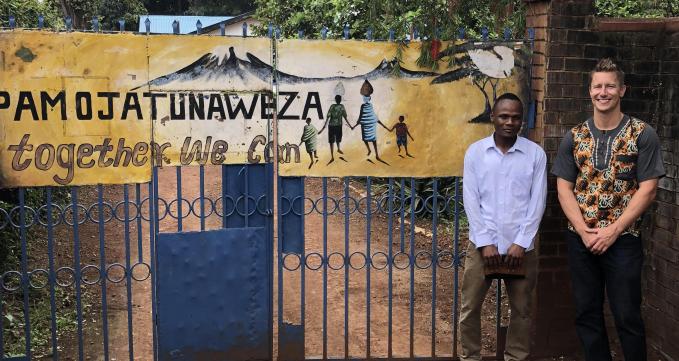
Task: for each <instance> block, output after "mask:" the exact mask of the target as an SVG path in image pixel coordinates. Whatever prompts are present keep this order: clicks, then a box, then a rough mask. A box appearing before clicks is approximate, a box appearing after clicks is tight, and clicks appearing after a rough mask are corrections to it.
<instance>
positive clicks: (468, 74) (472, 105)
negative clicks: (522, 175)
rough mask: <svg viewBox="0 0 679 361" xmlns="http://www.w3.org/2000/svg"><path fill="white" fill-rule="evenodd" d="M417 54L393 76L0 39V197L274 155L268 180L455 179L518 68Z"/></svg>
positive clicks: (174, 47) (290, 47)
mask: <svg viewBox="0 0 679 361" xmlns="http://www.w3.org/2000/svg"><path fill="white" fill-rule="evenodd" d="M273 46H276V47H277V59H276V62H274V61H273V58H272V51H271V49H272V47H273ZM419 46H420V45H419V43H412V44H411V45H410V46H408V47H407V48H405V49H401V50H402V54H403V57H402V59H401V61H400V62H398V61H395V59H394V56H395V54H396V52H397V44H394V43H375V42H361V41H331V40H328V41H302V40H285V41H277V42H276V43H272V42H271V40H269V39H262V38H235V37H234V38H231V37H216V36H201V37H188V36H152V37H148V36H144V35H132V34H86V33H59V34H54V33H47V32H24V31H11V32H0V52H2V53H1V55H2V56H0V187H16V186H41V185H80V184H96V183H104V184H107V183H108V184H115V183H133V182H146V181H148V180H149V179H150V176H151V169H152V167H153V166H160V167H162V166H171V165H198V164H200V165H219V164H224V163H260V162H270V161H272V159H273V158H274V157H273V156H274V153H276V152H274V149H276V148H278V152H277V155H278V161H279V163H280V172H281V174H282V175H323V176H344V175H374V176H415V177H417V176H446V175H460V174H461V168H462V157H463V153H464V150H465V149H466V147H467V145H468V144H470V143H471V142H472V141H474V140H477V139H479V138H481V137H483V136H486V135H488V134H490V132H491V127H490V125H489V124H490V123H489V118H488V107H489V103H490V102H492V99H493V97H494V96H495V95H499V94H501V93H502V92H505V91H513V92H516V93H517V94H518V95H520V96H523V95H524V94H525V93H526V90H525V83H526V81H525V79H524V77H525V74H524V69H525V66H523V67H522V66H517V64H519V65H521V64H522V62H523V64H524V65H525V64H526V63H525V59H521V57H522V56H524V55H522V54H523V53H522V52H521V51H518V52H517V51H515V49H513V47H512V48H510V47H508V46H507V45H495V46H489V45H488V44H485V45H475V44H469V43H468V44H457V45H456V46H454V47H448V48H446V50H445V51H448V53H449V55H448V60H450V63H451V64H452V66H451V67H448V66H446V65H445V64H447V63H448V60H442V61H440V63H441V64H440V66H439V69H438V70H436V71H430V70H427V69H421V68H419V67H418V66H417V65H416V64H415V63H416V58H417V56H418V55H419V54H420V49H419ZM443 54H444V55H445V53H443ZM276 63H277V65H278V66H277V72H276V71H275V70H274V64H276ZM274 73H276V75H275V76H274ZM274 77H275V78H276V82H275V84H276V86H274ZM274 96H277V97H278V98H277V102H276V101H274V100H275V99H274ZM274 114H275V115H277V124H278V127H277V129H276V132H277V136H278V138H277V139H278V146H277V147H276V146H275V145H274V144H273V143H272V142H271V140H272V136H271V135H272V134H273V130H272V126H273V125H274V124H276V123H274V122H273V119H274Z"/></svg>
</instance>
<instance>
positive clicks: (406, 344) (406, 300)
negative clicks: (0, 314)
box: [43, 167, 571, 361]
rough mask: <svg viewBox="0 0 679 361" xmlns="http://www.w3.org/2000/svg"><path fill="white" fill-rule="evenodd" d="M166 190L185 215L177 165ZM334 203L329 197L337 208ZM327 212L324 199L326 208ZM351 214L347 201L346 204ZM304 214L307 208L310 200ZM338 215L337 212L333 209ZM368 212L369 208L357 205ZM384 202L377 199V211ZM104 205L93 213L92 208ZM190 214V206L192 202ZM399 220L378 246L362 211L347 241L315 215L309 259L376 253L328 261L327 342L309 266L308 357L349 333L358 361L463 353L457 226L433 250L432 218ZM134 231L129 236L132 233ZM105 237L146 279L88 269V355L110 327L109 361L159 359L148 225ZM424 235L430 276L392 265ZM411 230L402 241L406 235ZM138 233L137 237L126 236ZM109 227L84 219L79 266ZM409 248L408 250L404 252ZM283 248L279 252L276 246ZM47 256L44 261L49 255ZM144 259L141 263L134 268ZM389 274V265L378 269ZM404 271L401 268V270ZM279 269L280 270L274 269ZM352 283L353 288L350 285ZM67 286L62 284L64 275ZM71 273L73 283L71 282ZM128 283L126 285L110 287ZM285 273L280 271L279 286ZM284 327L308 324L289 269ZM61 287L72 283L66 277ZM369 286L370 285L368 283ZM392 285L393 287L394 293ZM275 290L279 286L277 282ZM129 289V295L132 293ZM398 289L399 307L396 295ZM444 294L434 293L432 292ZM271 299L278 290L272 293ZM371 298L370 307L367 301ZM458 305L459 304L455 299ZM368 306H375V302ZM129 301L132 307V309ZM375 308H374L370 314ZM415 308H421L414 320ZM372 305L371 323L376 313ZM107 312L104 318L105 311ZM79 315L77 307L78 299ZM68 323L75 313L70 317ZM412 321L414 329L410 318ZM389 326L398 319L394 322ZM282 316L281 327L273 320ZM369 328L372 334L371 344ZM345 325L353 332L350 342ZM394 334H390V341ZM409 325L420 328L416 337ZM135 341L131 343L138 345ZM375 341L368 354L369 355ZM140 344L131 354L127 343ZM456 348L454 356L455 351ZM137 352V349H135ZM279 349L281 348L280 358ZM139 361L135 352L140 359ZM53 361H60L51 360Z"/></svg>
mask: <svg viewBox="0 0 679 361" xmlns="http://www.w3.org/2000/svg"><path fill="white" fill-rule="evenodd" d="M159 177H160V181H159V194H160V197H161V198H163V199H165V200H167V202H168V204H169V207H170V210H171V211H172V212H173V213H174V214H176V211H177V210H176V202H174V203H170V202H171V200H173V199H175V198H176V170H175V169H174V168H165V169H162V170H160V172H159ZM199 182H200V181H199V174H198V168H197V167H195V168H184V169H183V170H182V192H183V197H184V198H185V199H189V200H190V201H193V200H194V199H196V198H198V196H199V193H198V192H199ZM205 182H206V184H205V190H206V194H205V196H206V197H208V198H211V199H213V200H215V199H217V198H218V197H219V195H220V194H221V171H220V169H219V168H206V173H205ZM327 185H328V188H327V193H328V196H329V197H330V198H332V199H335V200H338V201H340V199H341V198H342V197H343V196H344V188H343V183H341V182H340V180H338V179H329V180H328V182H327ZM305 186H306V195H307V197H309V198H311V199H314V200H316V199H319V198H321V195H322V182H321V179H317V178H308V179H307V180H306V184H305ZM81 189H82V190H81V192H80V194H79V197H80V200H79V202H80V203H81V204H85V205H91V204H95V205H96V201H97V190H96V187H86V188H81ZM140 190H141V192H140V194H139V197H140V199H142V200H144V198H146V195H147V190H148V188H147V186H146V185H144V186H142V187H141V189H140ZM365 192H366V190H365V185H363V184H361V183H359V182H356V181H352V183H351V187H350V196H351V197H352V198H355V199H361V198H362V197H364V196H365ZM129 194H130V201H131V202H134V199H135V195H136V192H135V187H134V186H130V187H129ZM104 198H105V199H106V200H107V202H108V203H109V204H111V205H112V207H116V205H117V207H119V208H116V214H120V215H122V214H123V213H122V209H123V207H124V204H123V203H120V202H122V200H123V186H107V187H105V194H104ZM329 202H330V203H332V201H329ZM318 205H319V206H321V205H322V202H318ZM339 206H340V208H343V201H340V202H339ZM307 207H309V204H308V202H307ZM329 207H330V208H333V205H332V204H330V205H329ZM360 207H361V210H365V202H363V203H361V205H360ZM375 207H376V204H373V209H375ZM95 208H96V206H95ZM184 208H185V209H184V213H186V205H184ZM148 211H149V210H148V202H142V207H141V212H142V214H143V215H144V218H146V219H148ZM89 213H90V216H91V217H92V218H93V219H96V218H97V217H98V212H97V210H96V209H93V210H90V212H89ZM104 214H105V217H108V216H110V214H111V212H110V208H105V210H104ZM135 214H136V208H135V207H132V208H131V209H130V217H132V218H133V217H134V216H135ZM399 218H400V217H394V218H393V219H391V223H390V219H389V218H388V217H387V215H386V214H381V213H379V212H378V213H377V214H375V215H373V217H372V218H371V219H370V227H371V229H370V237H369V239H370V246H369V250H368V244H367V239H368V235H367V218H366V216H365V215H363V214H361V213H360V212H355V213H353V214H351V215H350V216H349V217H348V219H346V221H347V223H348V233H347V234H346V235H345V215H343V214H342V213H341V212H339V211H338V212H334V214H331V215H328V217H327V223H326V222H324V219H323V217H322V215H321V214H319V213H318V212H315V211H314V212H312V213H311V214H310V215H308V216H306V219H305V253H306V254H307V255H309V254H312V253H319V254H323V249H324V246H325V247H326V252H327V254H332V253H335V252H337V253H339V254H344V253H345V247H346V248H348V250H349V254H353V253H355V252H362V253H363V254H370V255H371V258H372V260H373V267H370V272H369V275H368V271H367V269H366V268H362V269H358V270H356V269H350V270H349V271H348V272H346V273H345V269H344V268H343V267H341V266H342V265H341V263H342V259H341V257H340V256H337V255H335V256H333V257H334V258H331V261H330V264H331V266H333V267H335V268H339V269H338V270H333V269H330V268H328V270H327V273H326V275H327V278H326V282H327V288H326V291H327V293H326V296H325V297H326V298H325V300H326V304H327V309H326V312H325V314H326V315H327V316H326V319H325V322H326V323H327V329H326V335H327V337H326V338H324V334H323V323H324V319H323V318H324V316H323V315H324V312H323V303H324V302H323V301H324V292H323V275H324V271H323V267H321V268H320V269H318V270H312V269H311V268H315V266H316V265H317V264H318V259H317V257H315V256H309V258H308V259H307V267H308V268H307V269H306V270H305V272H304V278H305V283H304V303H305V312H304V315H303V316H304V324H305V354H306V357H309V358H312V357H320V356H323V355H324V354H326V355H327V356H328V357H330V358H338V357H339V358H342V357H344V355H345V338H346V342H347V343H348V346H349V347H348V350H347V354H348V356H349V357H351V358H364V357H367V356H368V352H369V355H370V357H388V356H389V352H390V351H389V350H390V349H391V356H392V357H409V355H410V348H411V344H412V350H413V353H414V355H415V356H416V357H428V356H431V355H432V353H435V355H437V356H450V355H453V354H455V352H456V351H457V350H459V345H457V346H456V344H457V343H458V342H457V340H458V339H459V336H457V334H456V330H455V329H456V327H455V320H454V313H453V304H454V302H455V299H456V297H459V291H458V294H457V295H456V294H455V278H456V277H458V279H461V277H462V271H463V265H462V267H460V268H459V270H458V273H457V276H456V272H455V267H450V266H451V265H452V257H451V255H452V254H453V252H454V250H453V248H454V244H453V241H452V240H453V237H452V226H451V225H450V222H448V223H444V222H441V220H439V227H438V228H437V229H436V232H437V237H436V242H437V244H436V245H435V246H432V243H433V240H434V237H433V234H432V233H433V231H434V230H433V229H432V221H431V220H419V221H417V222H416V227H411V225H410V222H409V220H408V218H409V217H405V218H406V222H405V223H404V224H401V221H400V219H399ZM220 225H221V220H220V218H219V216H218V215H216V214H213V215H212V216H210V217H208V218H207V220H206V229H215V228H218V227H220ZM126 228H127V231H126ZM183 229H184V230H198V229H200V222H199V219H198V218H197V217H195V216H189V217H187V218H185V219H184V220H183ZM103 230H104V233H105V242H104V243H105V247H104V250H105V254H106V257H105V264H107V265H111V264H121V265H123V266H124V265H125V264H126V261H127V257H126V253H127V252H129V255H130V263H131V265H133V266H134V268H133V275H134V277H135V278H137V279H138V280H133V281H132V282H131V284H130V287H129V290H128V287H127V282H126V281H125V280H124V279H123V278H124V277H123V276H124V273H123V269H124V268H123V267H118V266H114V267H112V268H110V269H109V272H108V274H109V276H108V278H109V281H107V282H106V287H105V288H102V286H101V281H99V282H96V281H97V274H96V271H93V270H92V269H89V270H87V272H85V273H84V275H83V279H85V280H90V281H95V282H93V284H92V285H83V287H82V288H83V290H84V292H85V293H86V294H87V296H86V297H84V300H85V303H87V304H84V305H83V306H82V307H81V309H82V314H83V325H84V336H83V338H82V344H83V350H84V356H85V357H84V359H86V360H106V358H105V357H104V356H103V355H104V348H105V346H104V344H105V342H104V333H105V332H104V330H107V332H106V339H107V342H106V344H107V346H106V348H107V349H108V354H109V357H108V360H130V359H134V360H143V361H148V360H152V355H153V332H152V324H153V323H152V317H151V314H152V310H151V306H152V303H151V280H150V278H148V268H147V267H146V265H147V264H149V260H150V249H151V245H150V242H149V234H150V230H149V224H148V222H147V221H143V222H141V227H140V228H138V226H137V223H136V221H131V222H129V224H128V225H127V227H126V223H125V222H123V221H115V220H113V221H110V222H107V223H106V224H105V225H104V227H103ZM176 230H177V222H176V220H175V219H173V218H171V217H166V218H165V219H163V220H161V222H160V231H161V232H174V231H176ZM412 230H414V231H415V235H414V237H413V239H414V253H415V254H419V256H418V257H416V258H417V264H418V265H421V266H422V269H420V268H415V270H414V271H413V272H412V274H411V270H410V267H407V266H406V264H407V257H405V256H404V255H403V254H400V255H398V256H396V259H395V261H394V262H395V263H396V265H398V266H404V267H392V268H391V272H390V267H385V266H386V254H388V253H389V250H390V248H391V252H392V254H397V253H399V252H404V253H406V254H408V253H410V250H411V247H413V245H411V231H412ZM402 231H403V238H402V236H401V234H402ZM127 232H129V236H126V234H127ZM324 233H325V234H327V237H326V238H325V239H327V243H326V244H324V242H323V239H324V238H323V234H324ZM99 234H100V229H99V226H98V225H97V224H95V223H93V222H86V223H85V224H83V225H82V226H81V227H80V230H79V235H80V237H79V238H80V247H81V250H80V255H81V258H82V259H81V263H82V264H83V265H85V264H99V262H100V259H99V254H100V240H99ZM55 238H56V239H57V245H56V248H55V250H56V254H57V265H56V267H57V268H58V267H61V266H65V265H72V263H73V231H72V227H70V226H69V227H67V226H65V225H62V226H60V227H58V229H57V232H56V237H55ZM466 238H467V235H466V230H464V228H463V229H462V232H461V234H460V242H459V244H458V248H459V250H460V251H462V250H464V249H465V247H466V244H467V241H466ZM401 247H403V248H401ZM274 249H275V247H274ZM432 249H435V250H438V252H439V253H440V252H443V254H441V260H440V264H439V267H431V266H429V264H430V263H431V256H430V254H431V251H432ZM361 259H362V257H360V255H357V256H354V257H352V258H351V263H352V264H353V265H355V266H357V268H360V267H358V266H361V264H362V263H363V261H362V260H361ZM43 261H44V260H43ZM135 264H136V266H135ZM380 268H383V269H380ZM400 268H403V269H400ZM274 270H275V272H278V270H277V269H276V267H274ZM345 277H348V279H349V282H348V284H346V286H345V282H344V281H345ZM57 278H58V279H59V277H57ZM62 278H64V277H62ZM118 279H122V281H121V282H119V283H113V282H111V281H110V280H118ZM276 279H277V276H276V275H274V280H276ZM283 279H284V284H283V289H284V292H283V305H284V306H283V312H282V314H283V321H285V322H290V323H295V324H299V323H300V322H301V321H302V314H301V311H300V310H301V292H302V284H301V272H300V270H299V269H298V270H296V271H287V270H284V271H283ZM62 281H63V280H62ZM368 282H370V286H369V287H367V285H368ZM390 286H391V287H390ZM274 287H275V288H276V287H278V286H277V285H276V282H274ZM67 290H68V291H69V292H71V297H72V296H74V295H75V292H74V289H73V287H70V288H67ZM495 290H496V288H495V287H492V288H491V291H490V292H489V293H488V295H487V298H486V302H485V304H484V312H483V317H482V339H483V353H484V354H486V355H493V354H494V353H495V341H496V338H495V325H496V318H495V298H496V295H495ZM103 292H106V302H107V307H106V308H105V309H104V308H103V307H102V301H101V295H102V293H103ZM128 292H129V293H128ZM390 292H391V300H392V302H391V303H390V302H389V299H390V297H389V296H390ZM434 293H435V294H436V297H435V299H434V297H432V295H433V294H434ZM273 294H274V297H276V296H277V291H276V290H274V293H273ZM345 294H347V295H348V297H347V299H348V303H345ZM368 300H369V301H368ZM457 300H458V301H459V298H457ZM368 302H369V303H368ZM128 303H129V304H130V306H131V307H130V308H129V310H130V311H131V312H128ZM277 304H278V302H277V300H274V310H273V314H274V317H275V316H276V315H277V314H278V312H277V309H276V307H277ZM368 304H369V307H368ZM411 308H412V313H411ZM368 309H369V310H370V311H369V313H370V317H369V318H368V317H367V314H368ZM501 309H502V311H501V323H502V324H503V325H504V324H506V323H507V319H508V306H507V304H506V300H505V299H504V298H503V300H502V308H501ZM103 310H105V311H103ZM71 311H73V312H75V311H76V306H75V303H73V304H72V309H71ZM102 312H105V313H106V318H105V319H106V322H107V324H106V325H104V324H103V319H104V318H103V313H102ZM345 312H347V313H348V320H349V321H348V324H347V325H345V323H344V315H345ZM63 313H64V315H63V316H64V317H68V316H69V315H70V314H69V313H68V312H67V311H63ZM411 318H412V323H411ZM390 320H391V322H390ZM276 324H277V320H274V325H276ZM368 325H369V327H370V337H368V331H367V329H368ZM345 326H346V329H347V330H348V334H347V335H345ZM389 329H391V337H390V336H389ZM411 330H412V331H411ZM276 333H277V330H276V329H275V330H274V340H276V339H277V336H276ZM130 341H131V342H130ZM368 342H369V344H370V348H369V350H368ZM59 345H60V352H59V356H60V357H59V359H61V360H77V359H78V345H79V340H78V337H77V333H76V332H74V331H71V332H67V334H66V335H64V336H63V337H62V338H61V339H60V340H59ZM130 346H132V347H130ZM454 348H457V350H454ZM130 350H132V351H130ZM275 355H276V350H274V357H276V356H275ZM131 356H132V357H131ZM44 359H53V358H52V357H49V356H47V357H45V358H44ZM548 360H563V361H570V360H571V359H569V358H564V357H555V358H551V359H548Z"/></svg>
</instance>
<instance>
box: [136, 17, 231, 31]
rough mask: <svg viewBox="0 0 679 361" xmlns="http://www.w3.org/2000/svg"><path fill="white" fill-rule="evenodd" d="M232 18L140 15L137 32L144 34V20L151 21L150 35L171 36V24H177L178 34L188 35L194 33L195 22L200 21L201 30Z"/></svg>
mask: <svg viewBox="0 0 679 361" xmlns="http://www.w3.org/2000/svg"><path fill="white" fill-rule="evenodd" d="M231 18H233V16H185V15H141V16H139V32H140V33H145V32H146V19H149V20H151V30H150V33H151V34H172V23H173V22H174V21H175V20H177V21H178V22H179V33H180V34H189V33H192V32H194V33H195V31H196V22H197V21H198V20H200V22H201V24H202V25H203V28H207V27H209V26H211V25H215V24H218V23H220V22H223V21H226V20H229V19H231Z"/></svg>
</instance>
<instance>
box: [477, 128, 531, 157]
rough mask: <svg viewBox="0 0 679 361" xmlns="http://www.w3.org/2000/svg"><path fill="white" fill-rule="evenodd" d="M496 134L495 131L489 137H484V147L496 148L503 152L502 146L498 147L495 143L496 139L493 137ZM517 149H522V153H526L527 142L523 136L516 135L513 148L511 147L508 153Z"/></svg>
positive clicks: (486, 148)
mask: <svg viewBox="0 0 679 361" xmlns="http://www.w3.org/2000/svg"><path fill="white" fill-rule="evenodd" d="M494 134H495V133H493V134H491V135H490V136H489V137H486V138H485V139H483V149H485V150H488V149H491V148H495V149H496V150H497V151H498V152H500V153H502V152H501V151H500V148H498V147H497V146H496V145H495V139H494V138H493V135H494ZM515 150H518V151H520V152H521V153H524V154H525V153H526V143H524V139H523V138H522V137H521V136H518V137H516V142H514V145H513V146H512V147H511V148H509V150H508V151H507V153H511V152H513V151H515Z"/></svg>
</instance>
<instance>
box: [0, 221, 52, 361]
mask: <svg viewBox="0 0 679 361" xmlns="http://www.w3.org/2000/svg"><path fill="white" fill-rule="evenodd" d="M6 226H7V225H6ZM4 294H5V289H4V288H3V287H0V360H4V359H5V310H4V307H3V304H4V303H3V300H2V296H3V295H4ZM55 360H56V359H55Z"/></svg>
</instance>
